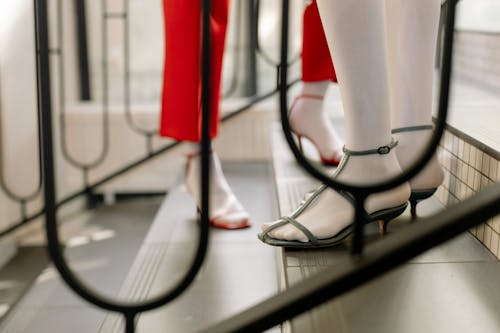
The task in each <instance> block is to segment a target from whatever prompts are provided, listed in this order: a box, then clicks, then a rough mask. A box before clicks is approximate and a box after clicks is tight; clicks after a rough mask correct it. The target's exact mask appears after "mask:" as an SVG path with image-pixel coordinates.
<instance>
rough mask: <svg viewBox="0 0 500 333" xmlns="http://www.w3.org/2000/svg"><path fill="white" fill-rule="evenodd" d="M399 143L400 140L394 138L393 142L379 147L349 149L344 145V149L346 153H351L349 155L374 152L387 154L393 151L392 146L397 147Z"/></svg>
mask: <svg viewBox="0 0 500 333" xmlns="http://www.w3.org/2000/svg"><path fill="white" fill-rule="evenodd" d="M397 145H398V142H397V141H394V140H392V141H391V143H389V144H388V145H386V146H381V147H378V148H377V149H368V150H349V149H347V148H346V147H345V146H344V148H343V149H342V150H343V151H344V154H345V155H349V156H363V155H372V154H379V155H386V154H389V153H390V152H391V150H392V148H394V147H396V146H397Z"/></svg>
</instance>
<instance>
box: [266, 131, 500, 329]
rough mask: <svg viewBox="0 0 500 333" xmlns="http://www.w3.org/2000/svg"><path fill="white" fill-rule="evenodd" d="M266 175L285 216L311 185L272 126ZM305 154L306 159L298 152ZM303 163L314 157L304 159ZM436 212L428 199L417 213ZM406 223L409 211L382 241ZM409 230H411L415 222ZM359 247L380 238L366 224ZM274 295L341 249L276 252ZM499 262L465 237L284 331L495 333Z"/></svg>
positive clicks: (303, 317) (313, 183)
mask: <svg viewBox="0 0 500 333" xmlns="http://www.w3.org/2000/svg"><path fill="white" fill-rule="evenodd" d="M272 149H273V152H274V155H273V168H274V170H275V182H276V187H277V193H278V202H279V208H280V214H281V215H286V214H289V213H290V212H291V211H292V210H293V209H294V208H295V207H296V205H297V204H298V203H299V202H300V201H301V200H302V198H303V196H304V194H305V193H306V192H307V191H309V190H312V189H314V188H315V187H316V186H317V185H318V182H317V181H314V180H312V179H311V177H309V176H307V175H306V174H305V173H304V171H302V170H301V169H300V167H299V166H298V164H297V163H296V162H295V161H294V157H293V156H292V154H291V153H290V150H289V148H288V146H287V143H286V142H285V140H284V138H283V134H282V131H281V129H280V127H279V126H278V125H276V126H275V128H274V131H273V134H272ZM306 153H308V152H307V151H306ZM311 158H314V156H313V154H311ZM441 209H443V206H442V205H441V204H440V203H439V202H438V200H437V199H436V198H431V199H429V200H425V201H423V202H422V203H420V204H419V206H418V212H419V214H421V215H431V214H433V213H435V212H436V211H438V210H441ZM409 223H411V222H410V215H409V209H408V210H407V211H406V212H405V214H403V216H401V217H399V218H397V219H396V220H395V221H394V222H391V224H390V225H389V235H387V236H384V237H397V231H398V229H401V228H404V227H405V226H406V225H408V224H409ZM415 223H418V221H417V222H415ZM366 234H367V236H366V239H367V242H373V241H377V240H378V239H379V238H380V236H379V235H378V230H377V228H376V226H375V225H374V224H372V225H368V226H367V228H366ZM277 251H278V257H279V258H281V260H279V263H280V264H281V267H280V269H279V271H280V272H281V274H282V276H281V277H280V281H281V286H280V288H281V289H282V290H285V289H286V288H288V287H289V286H291V285H293V284H295V283H297V282H299V281H303V280H305V279H307V278H308V277H310V276H311V275H314V274H317V273H318V272H321V271H322V270H323V269H325V268H328V267H331V266H335V265H336V263H337V262H338V261H339V259H340V258H341V257H343V256H345V255H346V253H347V252H348V242H346V243H345V245H342V246H338V247H334V248H329V249H322V250H312V251H311V250H309V251H304V250H303V251H300V250H299V251H298V250H285V249H278V250H277ZM499 278H500V263H499V262H498V261H497V260H496V258H495V257H494V256H493V255H492V254H491V253H490V252H489V251H488V250H487V249H485V248H484V246H483V245H482V244H481V243H480V242H478V241H477V240H476V239H475V238H474V237H473V236H472V235H470V234H469V233H465V234H463V235H461V236H459V237H457V238H456V239H454V240H452V241H450V242H448V243H446V244H444V245H442V246H440V247H437V248H434V249H432V250H430V251H428V252H426V253H424V254H423V255H421V256H419V257H417V258H415V259H413V260H412V261H410V262H408V263H407V264H405V265H403V266H401V267H399V268H398V269H396V270H394V271H392V272H390V273H388V274H386V275H384V276H383V277H381V278H379V279H376V280H374V281H372V282H370V283H368V284H367V285H365V286H363V287H361V288H358V289H356V290H354V291H352V292H349V293H346V294H344V295H343V296H341V297H338V298H337V299H334V300H332V301H330V302H328V303H325V304H324V305H322V306H320V307H318V308H316V309H314V310H312V311H310V312H308V313H305V314H303V315H301V316H299V317H297V318H295V319H294V320H292V321H291V322H288V323H286V324H285V326H284V328H285V330H284V331H285V332H294V333H295V332H297V333H298V332H333V331H335V332H405V333H406V332H436V333H437V332H455V333H456V332H471V331H481V332H499V331H500V322H499V321H498V318H497V316H496V313H500V289H498V280H499Z"/></svg>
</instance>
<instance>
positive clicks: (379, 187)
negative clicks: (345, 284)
mask: <svg viewBox="0 0 500 333" xmlns="http://www.w3.org/2000/svg"><path fill="white" fill-rule="evenodd" d="M456 1H457V0H450V1H448V3H447V4H448V6H449V10H448V12H447V22H446V23H447V25H446V32H445V33H446V35H445V40H444V42H445V46H444V54H443V62H444V63H443V67H442V69H441V84H440V94H439V109H438V114H437V120H436V125H435V129H434V132H433V134H432V137H431V139H430V141H429V144H428V145H427V147H426V149H425V150H424V152H423V153H421V155H420V156H419V158H417V159H416V161H415V162H414V163H413V165H412V166H410V167H409V168H408V169H407V170H405V171H403V172H402V174H401V175H399V176H397V177H394V178H392V179H390V180H388V181H385V182H380V183H376V184H369V185H363V186H361V185H354V184H346V183H343V182H339V181H338V180H336V179H333V178H330V177H329V176H328V175H327V174H325V173H323V172H322V171H320V170H318V169H317V168H315V167H314V166H313V165H312V164H310V163H309V161H307V159H306V158H305V157H304V156H303V155H302V154H301V152H300V151H299V149H298V147H297V145H296V143H295V141H294V139H293V136H292V133H291V130H290V124H289V123H288V116H287V113H288V109H287V108H288V107H287V105H288V104H287V93H288V89H287V84H286V83H287V71H286V70H284V69H286V68H287V67H286V64H287V59H288V21H289V13H288V10H289V0H283V7H282V11H283V22H282V34H283V38H282V44H281V69H282V70H281V71H280V95H281V97H280V104H281V105H280V114H281V123H282V128H283V131H284V134H285V138H286V141H287V143H288V145H289V147H290V149H291V151H292V153H293V155H294V156H295V159H296V160H297V162H298V163H299V164H300V165H301V166H302V167H303V168H304V169H305V170H306V171H307V172H308V173H309V174H311V175H312V176H313V177H315V178H316V179H318V180H320V181H321V182H323V183H325V184H326V185H328V186H329V187H330V188H333V189H336V190H343V191H347V192H350V193H352V194H360V193H370V194H371V193H377V192H382V191H385V190H389V189H391V188H393V187H395V186H398V185H400V184H402V183H404V182H406V181H407V180H408V179H410V178H412V177H413V176H415V175H416V174H417V173H418V172H419V171H420V170H421V169H422V168H424V167H425V165H426V164H427V162H429V161H430V159H431V158H432V157H433V156H434V153H435V151H436V148H437V146H438V145H439V141H440V139H441V136H442V134H443V132H444V129H445V126H446V118H447V115H448V98H449V83H450V78H451V57H452V54H451V52H452V47H453V29H454V22H455V21H454V19H455V17H454V16H455V6H456ZM362 229H363V228H362V227H361V226H358V227H356V230H358V232H361V231H362ZM356 237H360V235H357V236H355V238H356Z"/></svg>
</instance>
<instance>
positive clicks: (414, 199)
mask: <svg viewBox="0 0 500 333" xmlns="http://www.w3.org/2000/svg"><path fill="white" fill-rule="evenodd" d="M436 190H437V188H430V189H427V190H412V191H411V195H410V199H409V201H410V214H411V218H412V220H415V219H416V218H417V204H418V203H419V202H420V201H422V200H425V199H428V198H430V197H432V196H433V195H434V193H435V192H436Z"/></svg>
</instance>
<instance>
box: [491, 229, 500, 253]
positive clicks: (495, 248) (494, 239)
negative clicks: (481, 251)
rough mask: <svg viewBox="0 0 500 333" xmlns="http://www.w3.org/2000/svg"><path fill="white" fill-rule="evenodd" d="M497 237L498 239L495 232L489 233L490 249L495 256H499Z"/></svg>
mask: <svg viewBox="0 0 500 333" xmlns="http://www.w3.org/2000/svg"><path fill="white" fill-rule="evenodd" d="M499 239H500V236H499V234H497V233H496V232H494V231H493V233H492V234H491V246H490V249H491V251H492V252H493V254H494V255H495V256H497V258H498V257H499V256H500V254H499V253H498V242H499Z"/></svg>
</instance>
